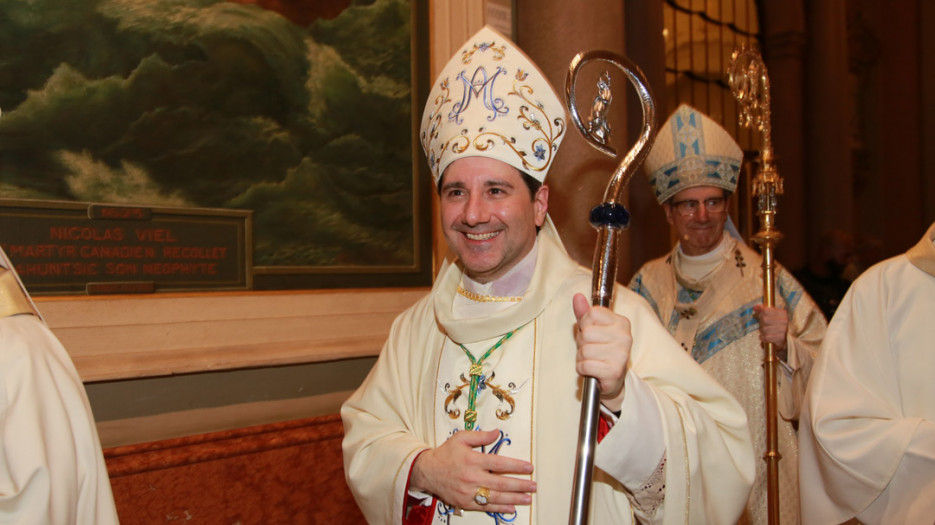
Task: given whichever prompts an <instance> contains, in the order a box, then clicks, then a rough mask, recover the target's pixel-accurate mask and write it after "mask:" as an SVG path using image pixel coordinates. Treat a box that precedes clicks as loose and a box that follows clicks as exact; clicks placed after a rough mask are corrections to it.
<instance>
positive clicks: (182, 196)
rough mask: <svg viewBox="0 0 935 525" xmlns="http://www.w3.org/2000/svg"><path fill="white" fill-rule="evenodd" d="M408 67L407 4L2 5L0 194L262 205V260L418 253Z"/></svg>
mask: <svg viewBox="0 0 935 525" xmlns="http://www.w3.org/2000/svg"><path fill="white" fill-rule="evenodd" d="M308 1H310V2H311V1H313V0H308ZM410 68H411V65H410V6H409V3H408V1H406V0H375V1H369V2H368V1H355V2H351V5H350V6H349V7H348V8H347V9H345V10H344V11H342V12H341V13H340V14H339V15H338V16H336V17H334V18H331V19H317V20H315V21H313V22H312V23H310V24H309V25H307V26H300V25H297V24H296V23H294V22H292V21H290V20H288V19H286V18H284V17H283V16H281V15H280V14H278V13H276V12H274V11H271V10H267V9H263V8H261V7H258V6H257V5H251V4H243V3H234V2H225V1H212V0H159V1H151V0H97V1H96V0H34V1H30V2H22V1H17V0H0V108H2V111H3V116H2V118H0V196H3V197H9V198H35V199H52V200H74V201H93V202H108V203H120V204H138V205H159V206H196V207H211V208H238V209H252V210H254V212H255V213H254V237H255V239H254V241H255V242H254V245H255V253H254V262H255V264H257V265H259V266H264V265H268V266H332V265H350V266H355V265H361V266H366V265H368V264H375V263H377V262H379V264H390V265H394V264H398V265H406V264H412V262H413V258H414V253H413V252H414V248H413V246H414V240H413V187H412V186H413V176H412V142H411V140H412V138H411V128H410V122H411V120H410V111H411V99H410V97H411V89H410V78H411V74H410Z"/></svg>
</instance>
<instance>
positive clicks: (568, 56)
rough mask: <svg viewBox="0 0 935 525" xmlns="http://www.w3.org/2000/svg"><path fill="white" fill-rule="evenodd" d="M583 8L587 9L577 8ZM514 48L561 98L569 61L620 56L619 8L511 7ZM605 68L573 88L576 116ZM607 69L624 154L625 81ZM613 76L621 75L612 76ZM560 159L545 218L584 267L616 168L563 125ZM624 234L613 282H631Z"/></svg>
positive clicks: (587, 71)
mask: <svg viewBox="0 0 935 525" xmlns="http://www.w3.org/2000/svg"><path fill="white" fill-rule="evenodd" d="M583 5H586V6H587V7H583ZM516 11H517V12H516V17H517V20H516V23H517V38H518V44H519V45H520V47H522V48H523V50H525V51H526V53H527V54H529V56H530V57H531V58H532V59H533V61H535V62H536V64H538V65H539V67H540V68H541V69H542V70H543V72H544V73H545V75H546V76H547V77H548V79H549V81H550V82H551V83H552V85H553V86H554V87H555V89H556V91H558V93H559V96H561V97H564V90H565V77H566V75H567V72H568V66H569V64H570V62H571V60H572V58H574V56H575V55H576V54H577V53H579V52H581V51H590V50H593V49H603V50H607V51H613V52H616V53H621V54H623V51H624V34H623V4H622V3H621V2H619V1H612V0H594V1H591V2H587V3H586V4H580V3H576V2H567V1H565V0H541V1H537V2H517V6H516ZM605 69H608V68H605V67H603V66H602V65H600V64H595V65H594V66H593V68H592V67H590V66H588V67H585V68H583V70H582V77H581V79H580V80H579V82H578V86H577V97H578V104H579V108H580V111H581V112H582V113H584V115H587V112H588V110H589V109H590V107H591V102H592V100H593V98H594V96H595V94H596V92H597V88H596V81H597V77H598V75H600V73H601V72H602V71H603V70H605ZM614 71H617V70H616V69H615V68H612V69H611V75H612V78H613V80H612V83H613V90H614V91H613V92H614V101H613V103H612V104H611V107H610V111H609V113H608V115H609V117H610V125H611V129H612V132H613V139H612V141H613V144H614V145H615V147H617V149H618V150H623V151H624V152H625V151H626V150H627V149H628V148H629V143H628V141H627V128H626V98H625V96H624V95H623V94H624V93H625V91H626V90H628V89H632V88H630V87H629V85H628V82H627V80H626V77H625V76H624V75H622V73H621V74H619V75H615V74H614ZM618 73H619V72H618ZM567 124H568V126H567V127H566V130H565V140H564V142H563V143H562V146H561V153H560V154H559V155H558V157H556V160H555V163H554V164H553V166H552V168H551V170H550V171H549V177H548V179H547V180H546V182H547V183H548V185H549V187H550V188H551V192H550V194H549V214H550V215H551V216H552V219H553V220H554V221H555V223H556V226H557V227H558V230H559V233H560V234H561V237H562V241H563V242H564V244H565V247H566V248H567V249H568V251H569V253H570V254H571V256H572V257H574V258H575V260H577V261H578V262H579V263H581V264H583V265H585V266H587V267H590V266H591V263H592V261H593V258H594V246H595V243H596V233H595V230H594V228H592V227H591V226H590V224H589V223H588V215H589V213H590V211H591V208H593V207H594V206H595V205H597V204H598V203H600V202H601V201H602V200H603V196H604V191H605V190H606V188H607V182H608V181H609V180H610V176H611V174H612V173H613V171H614V169H615V168H616V166H617V165H618V163H619V161H618V160H615V159H611V158H610V157H607V156H606V155H604V154H602V153H600V152H598V151H597V150H595V149H594V148H592V147H591V146H589V145H588V144H587V143H586V142H585V141H584V139H583V138H582V137H581V135H580V134H579V133H578V131H577V130H576V129H575V128H574V125H573V124H572V123H571V122H570V121H569V122H568V123H567ZM630 246H631V242H630V239H629V232H625V233H624V234H623V236H622V243H621V259H620V264H619V266H618V275H619V276H621V277H623V276H629V275H630V273H632V270H631V269H630V268H629V262H628V260H627V258H626V255H627V254H629V252H630Z"/></svg>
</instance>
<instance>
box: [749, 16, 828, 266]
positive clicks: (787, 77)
mask: <svg viewBox="0 0 935 525" xmlns="http://www.w3.org/2000/svg"><path fill="white" fill-rule="evenodd" d="M761 7H762V9H761V11H760V13H761V15H762V20H761V26H760V30H761V36H762V38H763V50H762V51H763V60H764V61H765V62H766V65H767V68H768V69H769V77H770V98H771V107H770V110H771V117H772V140H773V149H774V153H775V156H776V165H777V169H778V170H779V174H780V176H782V178H783V182H784V193H783V195H782V196H781V197H780V200H779V214H778V216H777V227H778V229H779V231H781V232H782V233H783V235H784V238H783V240H782V242H780V243H779V245H778V247H777V259H778V260H779V261H780V262H782V263H783V264H784V265H785V266H786V267H787V268H790V269H796V268H799V267H802V266H804V265H805V264H806V261H807V260H808V253H809V238H810V235H811V234H812V233H813V232H811V231H810V230H809V228H808V227H807V224H808V220H807V219H808V208H807V206H806V202H807V192H808V187H809V183H808V181H807V180H806V176H807V173H806V164H805V154H806V153H805V118H806V115H805V93H804V92H803V88H804V78H805V13H804V12H803V9H804V6H803V5H802V1H801V0H795V1H792V0H767V1H765V2H763V3H762V4H761ZM818 233H820V232H818ZM816 238H817V235H816Z"/></svg>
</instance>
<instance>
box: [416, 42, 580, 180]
mask: <svg viewBox="0 0 935 525" xmlns="http://www.w3.org/2000/svg"><path fill="white" fill-rule="evenodd" d="M564 133H565V107H564V106H563V105H562V103H561V100H560V99H559V97H558V95H557V94H556V93H555V91H554V90H553V89H552V87H551V85H550V84H549V82H548V81H547V80H546V79H545V76H544V75H543V74H542V72H541V71H540V70H539V69H538V68H537V67H536V66H535V65H534V64H533V63H532V61H531V60H530V59H529V58H528V57H527V56H526V55H525V54H523V52H522V51H520V50H519V49H518V48H516V47H515V45H514V44H513V43H512V42H510V40H509V39H507V38H506V37H504V36H503V35H501V34H499V33H497V32H496V31H494V30H493V29H491V28H489V27H484V28H483V29H481V30H480V31H479V32H478V33H477V34H475V35H474V37H472V38H471V39H469V40H468V43H467V44H465V46H464V47H463V48H462V49H461V52H460V53H457V54H456V55H455V56H454V58H452V60H451V61H449V62H448V64H447V65H446V66H445V68H444V69H443V70H442V72H441V74H439V76H438V79H437V80H436V82H435V85H434V87H433V89H432V93H431V94H430V95H429V99H428V103H426V106H425V110H424V112H423V114H422V126H421V133H420V137H421V142H422V148H423V149H424V150H425V155H426V158H427V159H428V161H429V168H430V169H431V170H432V176H433V178H434V179H435V182H436V184H437V183H438V180H439V179H440V178H441V175H442V174H443V173H444V172H445V168H447V167H448V165H449V164H451V163H452V162H454V161H455V160H456V159H458V158H460V157H471V156H483V157H490V158H494V159H497V160H501V161H503V162H505V163H507V164H509V165H511V166H513V167H515V168H516V169H518V170H520V171H522V172H524V173H527V174H529V175H530V176H532V177H534V178H535V179H537V180H539V181H540V182H542V181H544V180H545V177H546V174H547V173H548V170H549V167H550V166H551V164H552V159H553V158H554V155H555V153H556V151H558V146H559V144H560V143H561V141H562V138H563V137H564Z"/></svg>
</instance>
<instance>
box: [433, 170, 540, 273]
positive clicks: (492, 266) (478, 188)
mask: <svg viewBox="0 0 935 525" xmlns="http://www.w3.org/2000/svg"><path fill="white" fill-rule="evenodd" d="M440 183H441V191H440V203H441V204H440V207H441V221H442V229H443V231H444V233H445V238H446V239H447V240H448V245H449V246H450V247H451V249H452V250H454V252H455V253H456V254H457V255H458V258H459V259H460V260H461V262H462V264H464V268H465V272H466V273H467V275H468V277H470V278H472V279H474V280H476V281H478V282H481V283H487V282H490V281H494V280H496V279H498V278H499V277H501V276H502V275H503V274H504V273H506V272H507V271H508V270H509V269H510V268H512V267H513V266H515V265H516V263H518V262H519V261H520V260H522V259H523V257H525V256H526V254H528V253H529V251H530V250H532V247H533V246H534V245H535V242H536V227H537V226H542V224H543V223H544V222H545V215H546V210H547V209H548V201H549V189H548V187H547V186H545V185H543V186H542V187H540V188H539V190H538V191H537V192H536V194H535V195H532V196H531V195H530V193H529V188H528V187H527V186H526V183H525V182H524V181H523V177H522V175H521V174H520V172H519V170H517V169H516V168H514V167H513V166H510V165H509V164H506V163H505V162H502V161H499V160H496V159H490V158H487V157H463V158H460V159H458V160H456V161H454V162H452V163H451V164H450V165H449V166H448V168H446V169H445V173H444V176H443V177H442V179H441V181H440Z"/></svg>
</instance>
